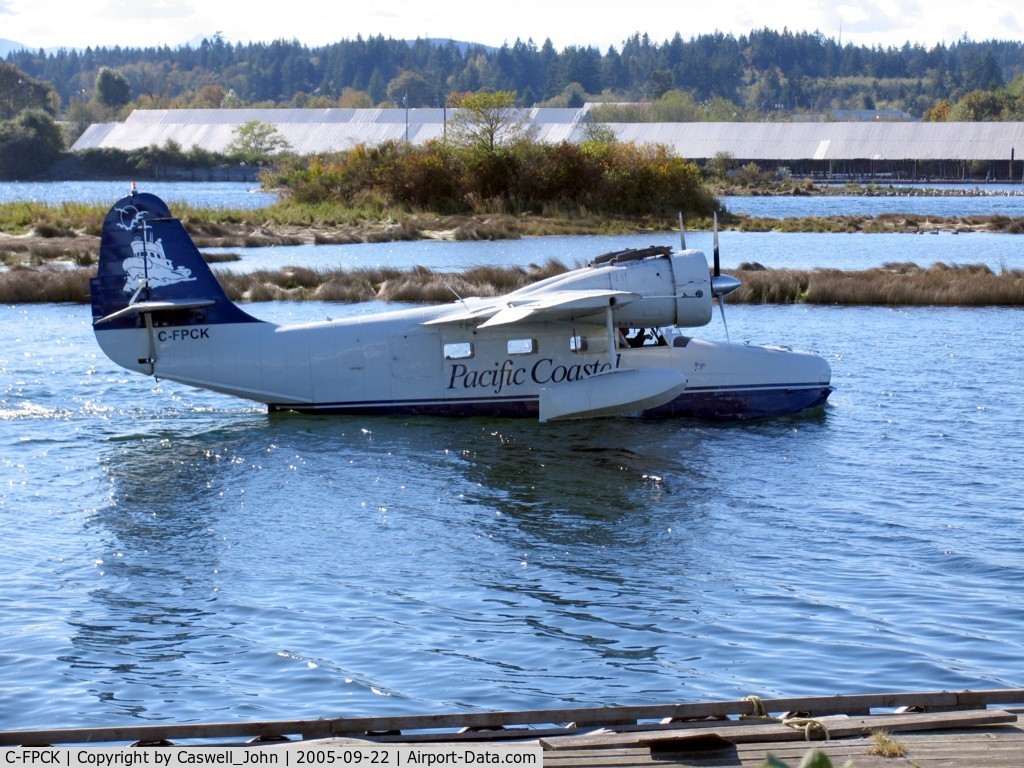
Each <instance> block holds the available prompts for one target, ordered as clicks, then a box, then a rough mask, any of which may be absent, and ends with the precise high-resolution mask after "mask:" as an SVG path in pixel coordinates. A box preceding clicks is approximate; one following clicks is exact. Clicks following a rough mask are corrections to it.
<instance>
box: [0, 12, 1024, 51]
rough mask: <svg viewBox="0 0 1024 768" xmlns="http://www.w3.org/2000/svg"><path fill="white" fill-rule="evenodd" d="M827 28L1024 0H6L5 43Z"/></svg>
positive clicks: (846, 36) (960, 22) (1002, 22)
mask: <svg viewBox="0 0 1024 768" xmlns="http://www.w3.org/2000/svg"><path fill="white" fill-rule="evenodd" d="M765 27H767V28H769V29H774V30H777V31H781V30H782V29H783V28H788V29H789V30H790V31H793V32H799V31H806V32H820V33H822V34H823V35H824V36H825V37H829V38H834V39H838V40H841V41H842V42H843V43H844V44H845V43H854V44H856V45H867V46H875V45H879V46H882V47H889V46H897V47H898V46H901V45H903V44H904V43H906V42H910V43H911V44H915V43H920V44H922V45H924V46H926V47H931V46H933V45H936V44H938V43H944V44H947V45H948V44H950V43H953V42H956V41H958V40H960V39H961V38H963V37H964V35H966V36H967V37H968V38H969V39H971V40H974V41H985V40H1024V2H1021V0H971V2H964V0H795V1H794V0H781V1H780V0H774V1H773V0H715V1H714V2H707V1H706V0H705V1H703V2H702V1H699V0H698V1H695V0H658V2H650V1H649V0H634V2H630V0H615V1H614V2H612V1H610V0H585V1H581V0H498V1H497V2H494V1H493V0H361V1H360V0H355V1H353V0H274V1H273V2H268V1H267V0H90V1H89V2H82V1H81V0H79V1H78V2H77V3H73V2H72V3H69V2H68V0H0V39H5V40H13V41H15V42H18V43H21V44H23V45H25V46H27V47H28V48H31V49H38V48H56V47H64V48H85V47H86V46H93V47H99V46H102V47H112V46H115V45H120V46H122V47H149V46H158V45H164V44H167V45H170V46H172V47H174V46H178V45H183V44H193V45H195V44H198V42H199V41H200V40H202V38H203V37H207V38H212V37H213V36H214V35H215V34H217V33H220V34H221V36H222V37H223V38H224V39H225V40H227V41H230V42H233V43H246V42H270V41H273V40H280V39H285V40H298V41H299V42H300V43H304V44H306V45H309V46H317V45H323V44H326V43H332V42H337V41H338V40H344V39H349V40H351V39H354V38H355V37H356V36H357V35H362V36H363V37H369V36H375V35H383V36H384V37H393V38H397V39H402V38H407V39H415V38H417V37H421V38H435V37H436V38H452V39H454V40H459V41H464V42H474V43H482V44H485V45H493V46H500V45H502V43H506V42H507V43H509V44H512V43H514V42H515V41H516V40H517V39H519V40H522V41H524V42H525V41H528V40H531V39H532V40H533V41H534V43H536V44H537V46H538V47H539V46H540V45H542V44H543V42H544V41H545V40H546V39H549V38H550V40H551V42H552V44H553V45H554V47H555V48H556V49H557V50H562V49H564V48H566V47H568V46H596V47H597V48H598V49H599V50H600V51H601V52H602V53H603V52H604V51H606V50H607V49H608V47H609V46H615V47H616V48H621V46H622V41H623V40H625V39H626V38H628V37H630V36H631V35H633V34H634V33H637V32H639V33H641V34H643V33H646V34H647V35H648V36H649V37H650V39H651V41H652V42H654V43H658V44H660V43H663V42H665V41H666V40H670V39H671V38H672V37H673V36H674V35H675V33H676V32H679V33H680V34H681V35H682V37H683V39H684V40H689V39H690V38H691V37H695V36H697V35H700V34H708V33H713V32H716V31H717V32H723V33H726V34H733V35H737V36H738V35H741V34H745V33H748V32H750V31H751V30H753V29H761V28H765Z"/></svg>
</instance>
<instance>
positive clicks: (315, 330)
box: [92, 191, 832, 421]
mask: <svg viewBox="0 0 1024 768" xmlns="http://www.w3.org/2000/svg"><path fill="white" fill-rule="evenodd" d="M716 243H717V235H716ZM717 255H718V254H717V245H716V250H715V257H716V258H715V268H714V271H713V273H712V272H711V271H709V268H708V261H707V258H706V257H705V255H704V254H703V253H702V252H700V251H697V250H692V249H686V248H685V247H684V248H683V249H682V250H680V251H678V252H672V250H671V249H670V248H668V247H652V248H647V249H642V250H636V249H631V250H626V251H621V252H617V253H612V254H605V255H603V256H600V257H598V258H596V259H594V260H593V261H592V262H591V263H590V264H589V265H588V266H585V267H583V268H581V269H576V270H573V271H571V272H567V273H565V274H562V275H558V276H556V277H551V278H548V279H546V280H543V281H540V282H537V283H534V284H532V285H530V286H527V287H525V288H522V289H520V290H517V291H514V292H512V293H509V294H506V295H504V296H500V297H489V298H465V299H460V300H458V301H455V302H453V303H451V304H445V305H436V306H425V307H422V308H416V309H403V310H398V311H393V312H383V313H380V314H375V315H371V316H361V317H349V318H342V319H339V320H325V321H321V322H311V323H303V324H297V325H277V324H274V323H269V322H264V321H261V320H258V319H256V318H254V317H252V316H251V315H249V314H248V313H246V312H245V311H243V310H242V309H241V308H240V307H238V306H237V305H236V304H235V303H233V302H232V301H231V300H230V299H229V298H228V296H227V294H226V293H225V292H224V290H223V288H222V287H221V286H220V284H219V283H218V282H217V279H216V277H215V276H214V275H213V272H212V271H211V270H210V268H209V267H208V266H207V264H206V262H205V261H204V260H203V257H202V255H201V254H200V253H199V250H198V249H197V248H196V246H195V244H194V243H193V242H192V239H191V238H190V237H189V235H188V233H187V232H186V231H185V228H184V226H183V225H182V224H181V222H180V221H179V220H178V219H176V218H174V217H173V216H172V215H171V212H170V211H169V210H168V208H167V206H166V205H165V204H164V202H163V201H162V200H160V199H159V198H158V197H156V196H154V195H151V194H146V193H139V192H135V191H133V192H132V194H131V195H129V196H128V197H125V198H124V199H122V200H120V201H118V202H117V203H116V204H115V205H114V207H113V208H112V209H111V211H110V213H109V214H108V215H107V217H106V219H105V221H104V225H103V233H102V240H101V245H100V259H99V268H98V275H97V277H95V278H93V280H92V314H93V328H94V330H95V333H96V339H97V341H98V343H99V345H100V347H101V348H102V349H103V351H104V352H105V353H106V354H107V355H108V356H109V357H110V358H111V359H112V360H113V361H114V362H116V363H117V364H119V365H121V366H123V367H124V368H127V369H129V370H132V371H137V372H138V373H142V374H146V375H150V376H154V377H156V378H158V379H167V380H171V381H176V382H181V383H184V384H188V385H191V386H195V387H201V388H204V389H210V390H214V391H217V392H223V393H226V394H229V395H234V396H237V397H241V398H247V399H249V400H254V401H256V402H259V403H264V404H266V405H267V407H268V409H269V410H270V411H286V410H291V411H301V412H306V413H323V414H430V415H444V416H515V417H529V418H536V419H539V420H540V421H552V420H558V419H569V418H588V417H598V416H620V415H622V416H626V415H628V416H638V417H643V418H660V417H668V416H696V417H705V418H713V419H745V418H755V417H763V416H778V415H785V414H792V413H797V412H800V411H804V410H806V409H810V408H816V407H819V406H821V405H823V404H824V403H825V401H826V400H827V398H828V396H829V393H830V392H831V391H832V388H831V386H830V378H831V370H830V368H829V365H828V363H827V362H825V361H824V360H823V359H821V358H820V357H817V356H816V355H813V354H809V353H804V352H794V351H790V350H788V349H783V348H778V347H757V346H750V345H746V344H732V343H722V342H712V341H702V340H699V339H695V338H691V337H690V336H688V335H686V334H684V333H683V331H682V330H681V329H682V328H690V327H699V326H703V325H706V324H707V323H708V322H710V320H711V317H712V304H713V300H714V299H715V298H717V299H718V300H719V302H721V301H722V297H723V296H724V295H725V294H727V293H728V292H730V291H732V290H733V289H734V288H736V287H737V286H738V285H739V282H738V281H737V280H735V278H732V277H729V276H728V275H721V274H720V273H719V270H718V259H717ZM723 319H724V312H723Z"/></svg>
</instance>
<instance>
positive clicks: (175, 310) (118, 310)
mask: <svg viewBox="0 0 1024 768" xmlns="http://www.w3.org/2000/svg"><path fill="white" fill-rule="evenodd" d="M90 287H91V292H92V318H93V325H94V326H97V330H100V329H101V328H102V329H103V330H107V329H115V328H138V327H140V325H142V324H143V318H142V316H143V315H144V314H146V313H151V314H153V315H154V316H158V317H159V319H160V321H161V322H163V323H166V324H167V325H196V324H213V323H246V322H258V321H257V320H256V318H254V317H252V316H250V315H248V314H246V313H245V312H243V311H242V310H241V309H239V308H238V306H236V305H235V304H234V302H232V301H231V299H229V298H228V296H227V294H226V293H224V289H223V288H222V287H221V285H220V283H218V282H217V278H216V277H214V275H213V272H212V271H211V270H210V267H209V266H208V265H207V263H206V261H204V259H203V256H202V254H201V253H199V249H197V248H196V246H195V243H193V242H192V238H190V237H189V235H188V232H186V231H185V228H184V227H183V226H182V224H181V222H180V221H179V220H178V219H175V218H174V217H172V216H171V212H170V210H169V209H168V208H167V205H166V204H165V203H164V202H163V200H161V199H160V198H158V197H157V196H156V195H151V194H147V193H144V192H135V191H134V190H133V191H132V194H130V195H129V196H128V197H125V198H122V199H121V200H119V201H118V202H116V203H115V204H114V207H113V208H111V209H110V212H109V213H108V214H107V217H106V219H104V221H103V233H102V235H101V238H100V259H99V269H98V273H97V276H96V277H94V278H93V279H92V281H91V285H90Z"/></svg>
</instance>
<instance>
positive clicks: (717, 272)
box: [713, 211, 722, 277]
mask: <svg viewBox="0 0 1024 768" xmlns="http://www.w3.org/2000/svg"><path fill="white" fill-rule="evenodd" d="M714 257H715V271H714V273H713V274H714V276H715V277H718V276H719V275H721V274H722V265H721V264H720V263H719V260H718V211H715V249H714Z"/></svg>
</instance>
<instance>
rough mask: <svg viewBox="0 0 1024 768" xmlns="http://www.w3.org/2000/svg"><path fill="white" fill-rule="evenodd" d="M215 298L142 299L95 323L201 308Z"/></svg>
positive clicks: (210, 303)
mask: <svg viewBox="0 0 1024 768" xmlns="http://www.w3.org/2000/svg"><path fill="white" fill-rule="evenodd" d="M213 303H214V302H213V299H163V300H161V301H140V302H138V303H137V304H129V305H128V306H127V307H124V308H122V309H119V310H117V311H116V312H111V313H110V314H109V315H107V316H106V317H101V318H100V319H99V320H97V321H96V322H95V323H93V325H99V324H100V323H109V322H111V321H112V320H118V319H120V318H122V317H128V316H130V315H145V314H147V313H148V314H152V313H154V312H177V311H180V310H182V309H199V308H200V307H209V306H210V305H212V304H213Z"/></svg>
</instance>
